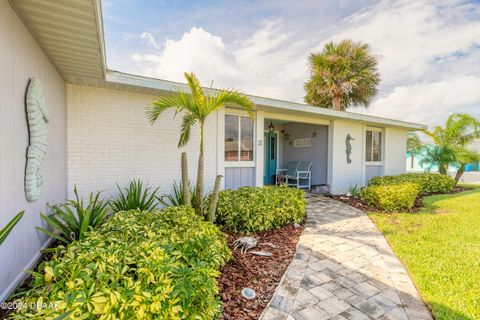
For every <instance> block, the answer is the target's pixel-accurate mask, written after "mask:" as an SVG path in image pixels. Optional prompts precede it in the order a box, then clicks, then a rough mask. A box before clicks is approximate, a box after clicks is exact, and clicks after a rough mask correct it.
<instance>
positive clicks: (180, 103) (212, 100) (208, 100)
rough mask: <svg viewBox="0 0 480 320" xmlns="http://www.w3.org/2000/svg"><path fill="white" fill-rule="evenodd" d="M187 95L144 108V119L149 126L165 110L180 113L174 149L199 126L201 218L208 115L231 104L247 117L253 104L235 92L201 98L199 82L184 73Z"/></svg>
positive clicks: (217, 92)
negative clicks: (205, 132) (178, 133)
mask: <svg viewBox="0 0 480 320" xmlns="http://www.w3.org/2000/svg"><path fill="white" fill-rule="evenodd" d="M185 78H186V79H187V83H188V87H189V89H190V93H186V92H183V91H178V92H177V94H175V95H172V96H168V97H164V98H161V99H160V100H158V101H156V102H154V103H152V105H151V106H150V107H148V108H147V117H148V119H149V120H150V123H151V124H153V123H154V122H155V121H156V120H157V119H158V117H159V116H160V115H161V114H162V113H163V112H164V111H165V110H167V109H175V115H177V114H178V113H179V112H183V119H182V125H181V130H180V139H179V140H178V147H179V148H181V147H183V146H185V145H186V144H187V143H188V141H189V139H190V132H191V130H192V127H193V126H194V125H195V124H197V123H198V124H199V125H200V155H199V157H198V171H197V188H196V193H195V200H196V201H195V206H196V208H195V209H196V211H197V213H198V214H202V200H203V193H204V192H203V190H204V181H203V180H204V160H203V153H204V150H203V132H204V126H205V120H206V119H207V117H208V115H210V114H211V113H212V112H214V111H216V110H217V109H218V108H220V107H221V106H224V105H226V104H235V105H238V106H240V107H242V108H243V109H244V110H246V111H247V112H248V113H249V114H251V111H252V110H253V102H252V101H251V100H250V99H249V98H248V97H247V96H245V95H244V94H242V93H241V92H239V91H236V90H215V91H214V93H212V94H211V95H205V93H204V92H203V89H202V87H201V86H200V82H199V81H198V79H197V77H196V76H195V75H194V74H193V73H190V74H189V73H186V72H185Z"/></svg>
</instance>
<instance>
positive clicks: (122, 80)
mask: <svg viewBox="0 0 480 320" xmlns="http://www.w3.org/2000/svg"><path fill="white" fill-rule="evenodd" d="M106 81H107V82H109V83H114V84H120V85H124V86H129V87H135V88H138V89H140V88H145V89H149V90H150V91H151V90H153V91H156V92H157V93H159V94H161V93H163V94H168V93H171V92H176V91H178V90H183V91H188V86H187V84H185V83H179V82H173V81H168V80H161V79H156V78H149V77H143V76H138V75H133V74H128V73H123V72H118V71H113V70H107V72H106ZM205 90H206V91H207V92H215V91H216V90H215V89H210V88H205ZM150 93H151V92H150ZM247 96H248V97H249V98H250V99H251V100H252V101H253V102H254V103H255V104H256V105H257V108H258V109H261V110H274V111H278V110H282V111H285V112H290V113H306V114H309V115H314V116H318V117H321V118H327V119H343V120H348V121H361V122H365V123H368V124H372V125H380V126H393V127H399V128H404V129H407V130H411V131H415V130H424V129H427V126H426V125H424V124H419V123H413V122H406V121H401V120H394V119H388V118H382V117H377V116H371V115H366V114H361V113H354V112H345V111H336V110H331V109H325V108H319V107H314V106H309V105H305V104H301V103H295V102H290V101H284V100H277V99H271V98H265V97H259V96H254V95H248V94H247Z"/></svg>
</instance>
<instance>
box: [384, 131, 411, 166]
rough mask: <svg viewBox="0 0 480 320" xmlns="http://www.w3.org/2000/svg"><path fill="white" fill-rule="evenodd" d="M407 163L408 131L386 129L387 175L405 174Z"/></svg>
mask: <svg viewBox="0 0 480 320" xmlns="http://www.w3.org/2000/svg"><path fill="white" fill-rule="evenodd" d="M406 161H407V131H406V130H404V129H397V128H385V175H392V174H393V175H395V174H400V173H405V172H406V170H407V168H406V165H405V163H406Z"/></svg>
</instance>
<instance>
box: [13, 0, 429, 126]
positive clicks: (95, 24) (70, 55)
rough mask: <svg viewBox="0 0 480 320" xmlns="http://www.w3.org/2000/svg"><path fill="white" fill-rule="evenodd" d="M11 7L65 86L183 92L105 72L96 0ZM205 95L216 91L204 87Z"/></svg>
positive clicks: (41, 0) (271, 107)
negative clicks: (206, 92)
mask: <svg viewBox="0 0 480 320" xmlns="http://www.w3.org/2000/svg"><path fill="white" fill-rule="evenodd" d="M10 3H11V4H12V7H13V8H14V9H15V11H16V12H17V14H18V16H19V17H20V18H21V19H22V21H23V23H24V24H25V26H26V27H27V28H28V29H29V31H30V33H31V34H32V35H33V37H34V38H35V39H36V41H37V42H38V44H39V45H40V47H41V48H42V50H43V51H44V52H45V54H46V55H47V57H48V58H49V59H50V61H51V62H52V63H53V65H54V66H55V67H56V68H57V69H58V71H59V73H60V75H61V76H62V77H63V78H64V79H65V81H66V82H68V83H74V84H84V85H90V86H99V87H106V88H111V89H119V90H127V91H133V92H140V93H149V94H155V95H163V94H168V93H171V92H174V91H177V90H187V89H188V88H187V85H186V84H183V83H178V82H172V81H167V80H161V79H155V78H149V77H143V76H138V75H132V74H127V73H122V72H118V71H112V70H108V68H107V67H106V60H105V44H104V34H103V20H102V10H101V5H100V0H69V1H64V0H10ZM206 90H207V91H210V92H211V91H215V90H211V89H206ZM249 97H250V98H251V99H252V101H253V102H254V103H255V104H256V105H257V107H258V108H259V109H262V110H265V111H272V112H278V111H279V110H281V111H282V113H286V114H292V115H295V114H297V115H298V114H305V115H307V116H313V117H321V118H325V119H344V120H350V121H361V122H364V123H367V124H370V125H380V126H384V125H385V126H395V127H401V128H406V129H409V130H421V129H426V128H427V126H426V125H424V124H418V123H412V122H406V121H400V120H394V119H387V118H381V117H376V116H370V115H365V114H359V113H353V112H345V111H335V110H332V109H326V108H319V107H314V106H309V105H306V104H302V103H295V102H289V101H282V100H277V99H270V98H264V97H258V96H253V95H249Z"/></svg>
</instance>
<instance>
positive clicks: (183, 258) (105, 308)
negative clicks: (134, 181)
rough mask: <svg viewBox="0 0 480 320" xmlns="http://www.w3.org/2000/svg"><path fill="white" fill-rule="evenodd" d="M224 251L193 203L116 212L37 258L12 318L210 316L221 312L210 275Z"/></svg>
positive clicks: (213, 277)
mask: <svg viewBox="0 0 480 320" xmlns="http://www.w3.org/2000/svg"><path fill="white" fill-rule="evenodd" d="M230 258H231V254H230V251H229V249H228V247H227V243H226V240H225V237H224V236H223V234H222V233H221V232H220V231H219V229H218V228H217V227H215V226H214V225H212V224H210V223H206V222H204V221H203V220H202V219H201V218H200V217H198V216H197V215H196V214H195V213H194V211H193V209H191V208H188V207H171V208H168V209H165V210H163V211H154V212H140V211H127V212H120V213H118V214H116V215H114V216H113V217H112V218H110V219H108V220H107V221H106V222H105V223H104V224H103V225H102V226H101V227H100V228H99V229H97V230H95V231H92V232H90V233H89V234H88V235H87V237H86V239H85V240H82V241H76V242H73V243H72V244H71V245H69V246H67V247H66V248H62V249H60V252H58V253H57V254H55V255H54V256H53V257H52V259H51V260H50V261H48V262H45V263H43V264H42V265H40V267H39V269H38V270H39V272H38V273H35V275H34V279H33V281H32V288H31V289H30V290H29V291H27V292H25V293H24V294H23V295H22V296H20V297H19V298H18V299H17V301H18V302H22V303H25V304H26V306H27V308H23V309H20V310H17V312H16V313H14V314H11V318H13V319H23V318H25V317H37V318H47V317H52V319H53V318H55V317H57V316H61V315H66V314H70V315H71V316H73V317H80V316H81V315H83V316H84V317H87V318H92V317H100V316H102V317H104V318H105V319H110V318H112V319H114V318H132V317H134V316H142V317H146V318H149V317H153V318H154V317H157V318H162V319H171V318H183V319H192V318H197V319H212V318H215V317H218V316H219V315H220V312H221V302H220V299H219V297H218V289H217V284H216V280H217V278H218V276H219V275H220V272H219V270H220V269H221V267H222V266H223V265H224V264H225V263H226V262H227V261H228V260H229V259H230ZM32 303H35V304H36V305H38V303H40V305H42V306H46V307H45V308H29V306H31V305H32Z"/></svg>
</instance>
